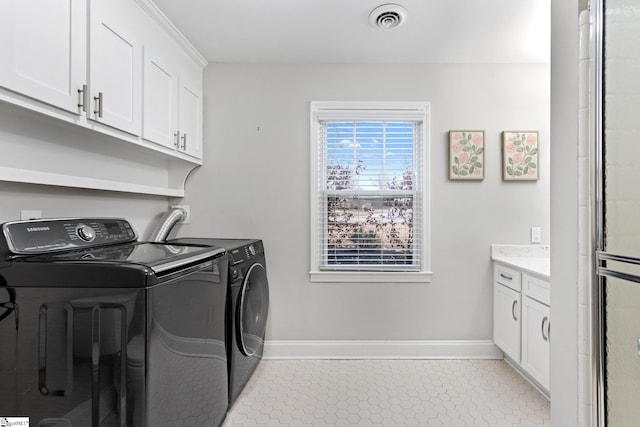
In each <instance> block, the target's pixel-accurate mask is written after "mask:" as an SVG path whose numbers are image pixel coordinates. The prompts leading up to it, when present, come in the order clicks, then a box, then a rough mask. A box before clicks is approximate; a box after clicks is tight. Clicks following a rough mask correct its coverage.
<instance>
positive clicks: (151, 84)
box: [0, 0, 207, 197]
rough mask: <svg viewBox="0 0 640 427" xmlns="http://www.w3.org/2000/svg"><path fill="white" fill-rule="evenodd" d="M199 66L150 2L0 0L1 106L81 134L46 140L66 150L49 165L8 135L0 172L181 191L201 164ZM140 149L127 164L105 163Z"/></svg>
mask: <svg viewBox="0 0 640 427" xmlns="http://www.w3.org/2000/svg"><path fill="white" fill-rule="evenodd" d="M206 64H207V62H206V60H205V59H204V58H203V57H202V55H200V54H199V53H198V52H197V51H196V50H195V49H194V48H193V46H192V45H191V44H190V43H189V42H188V40H186V39H185V38H184V37H183V36H182V34H180V33H179V31H178V30H177V29H176V28H175V26H174V25H173V24H172V23H171V22H170V21H169V20H168V19H167V17H166V16H165V15H164V14H163V13H162V11H160V10H159V9H158V8H157V7H156V6H155V4H154V3H153V1H152V0H0V106H1V107H8V108H9V109H15V111H17V112H19V113H20V114H23V115H25V116H28V115H29V114H30V113H31V112H36V113H38V114H39V115H36V116H33V115H31V116H30V117H31V120H36V119H37V118H41V115H44V116H48V117H52V118H55V119H57V120H59V121H60V123H65V124H64V126H67V130H68V131H69V133H74V132H76V134H82V135H83V136H82V137H81V138H75V139H73V138H72V139H70V140H67V139H66V138H62V139H63V140H60V139H54V140H52V141H51V142H50V143H49V144H48V145H47V148H46V150H49V152H50V153H56V152H58V151H60V150H67V152H68V153H69V155H68V156H65V157H64V161H62V162H47V165H46V166H43V165H38V164H36V163H33V162H22V159H32V158H35V157H39V156H42V155H43V150H42V147H39V146H38V144H36V143H33V144H30V143H28V142H24V141H18V140H16V141H7V142H6V144H5V145H3V155H2V156H0V181H10V182H26V183H35V184H51V185H62V186H69V187H74V186H77V187H79V188H95V189H100V190H114V191H131V192H136V193H145V194H156V195H159V194H163V195H167V196H171V197H181V196H182V195H184V183H185V180H186V177H187V176H188V174H189V173H190V171H191V170H193V168H194V167H196V166H197V165H201V164H202V100H203V96H202V90H203V88H202V76H203V70H204V67H205V66H206ZM16 107H18V108H16ZM26 110H30V111H26ZM5 111H7V110H5ZM5 114H6V112H5ZM42 126H44V127H46V126H55V124H52V122H51V121H49V122H47V123H46V124H43V125H42ZM87 130H88V131H89V132H87ZM91 139H95V141H91ZM98 141H99V143H98ZM122 141H125V142H127V143H128V144H122V143H121V142H122ZM93 142H96V143H95V144H94V143H93ZM63 147H64V148H63ZM49 152H45V154H44V155H45V156H46V155H48V154H49ZM140 153H144V154H143V155H142V158H143V160H142V161H141V162H140V165H141V167H140V168H139V171H138V170H136V173H133V174H131V173H129V174H125V175H119V174H115V175H112V174H110V173H108V172H105V171H108V170H120V169H126V167H125V166H126V165H127V164H129V163H131V159H132V158H139V157H137V156H140ZM88 159H90V160H88ZM167 160H169V161H167ZM92 162H93V163H92ZM94 163H95V164H96V165H97V166H96V167H83V168H71V169H70V168H69V167H68V165H69V164H71V165H87V164H94ZM143 165H146V166H144V167H143ZM70 171H72V173H71V172H70Z"/></svg>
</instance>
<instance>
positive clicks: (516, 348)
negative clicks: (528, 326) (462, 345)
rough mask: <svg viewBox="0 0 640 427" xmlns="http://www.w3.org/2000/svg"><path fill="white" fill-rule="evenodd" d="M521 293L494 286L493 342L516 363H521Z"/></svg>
mask: <svg viewBox="0 0 640 427" xmlns="http://www.w3.org/2000/svg"><path fill="white" fill-rule="evenodd" d="M520 299H521V296H520V293H519V292H516V291H514V290H513V289H510V288H507V287H506V286H503V285H501V284H498V283H495V284H494V285H493V341H494V342H495V344H496V345H497V346H498V347H500V349H501V350H502V351H503V352H504V353H505V354H506V355H507V356H509V357H510V358H511V359H513V360H514V361H515V362H520Z"/></svg>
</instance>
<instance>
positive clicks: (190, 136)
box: [178, 63, 203, 158]
mask: <svg viewBox="0 0 640 427" xmlns="http://www.w3.org/2000/svg"><path fill="white" fill-rule="evenodd" d="M188 65H190V64H188V63H187V64H185V67H183V69H182V73H181V74H180V100H179V106H180V108H179V114H178V116H179V119H180V120H179V127H178V129H179V137H180V140H179V143H178V144H179V145H178V148H179V149H180V150H182V151H184V152H185V153H186V154H188V155H190V156H192V157H196V158H202V101H203V100H202V71H201V70H199V69H198V68H194V67H193V66H192V67H188Z"/></svg>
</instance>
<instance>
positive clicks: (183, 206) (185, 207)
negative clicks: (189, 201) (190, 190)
mask: <svg viewBox="0 0 640 427" xmlns="http://www.w3.org/2000/svg"><path fill="white" fill-rule="evenodd" d="M171 208H172V209H173V208H180V209H184V210H185V211H186V212H187V217H186V218H185V219H184V220H182V224H189V223H190V222H191V206H189V205H174V206H171Z"/></svg>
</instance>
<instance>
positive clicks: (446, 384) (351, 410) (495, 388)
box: [224, 360, 551, 427]
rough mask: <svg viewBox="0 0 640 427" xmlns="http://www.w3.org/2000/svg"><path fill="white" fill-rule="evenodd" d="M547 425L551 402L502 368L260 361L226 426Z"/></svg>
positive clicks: (495, 363) (478, 363)
mask: <svg viewBox="0 0 640 427" xmlns="http://www.w3.org/2000/svg"><path fill="white" fill-rule="evenodd" d="M550 425H551V419H550V414H549V401H548V400H547V399H546V398H545V397H543V396H542V395H541V394H540V393H539V392H538V391H537V390H535V389H534V388H533V387H532V386H531V385H530V384H529V383H528V382H526V381H525V380H524V379H523V378H522V377H521V376H520V375H519V374H518V373H516V372H515V371H514V370H513V369H512V368H511V367H510V366H509V365H507V364H506V363H505V362H503V361H500V360H286V361H285V360H270V361H262V363H261V364H260V365H259V366H258V368H257V369H256V372H255V374H254V376H253V378H252V379H251V380H250V382H249V384H248V385H247V387H246V388H245V390H244V391H243V392H242V394H241V395H240V397H239V399H238V401H237V402H236V403H235V405H234V406H233V408H231V410H230V412H229V414H228V415H227V419H226V421H225V423H224V427H235V426H243V427H249V426H251V427H253V426H285V427H286V426H290V427H301V426H314V427H315V426H407V427H409V426H443V427H449V426H474V427H476V426H510V427H516V426H518V427H521V426H522V427H524V426H532V427H534V426H550Z"/></svg>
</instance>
